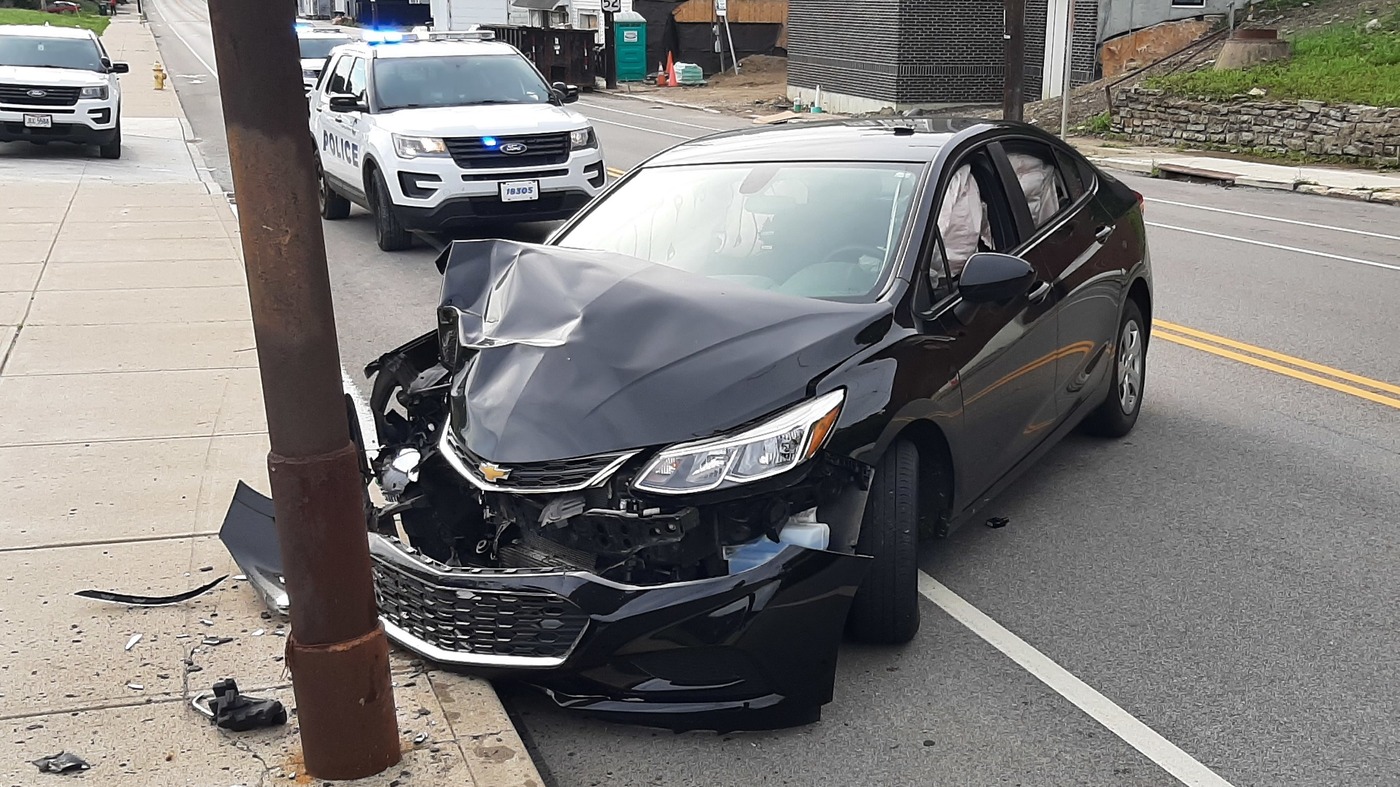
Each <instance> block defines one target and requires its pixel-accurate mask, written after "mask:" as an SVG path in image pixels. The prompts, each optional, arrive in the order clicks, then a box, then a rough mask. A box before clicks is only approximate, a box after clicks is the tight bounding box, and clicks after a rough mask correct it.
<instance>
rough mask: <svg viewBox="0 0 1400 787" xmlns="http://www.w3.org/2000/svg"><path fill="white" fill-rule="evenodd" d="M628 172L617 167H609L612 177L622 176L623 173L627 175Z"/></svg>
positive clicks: (609, 173)
mask: <svg viewBox="0 0 1400 787" xmlns="http://www.w3.org/2000/svg"><path fill="white" fill-rule="evenodd" d="M626 174H627V173H626V172H623V171H622V170H620V169H618V168H617V167H608V175H610V176H612V177H614V178H620V177H622V176H623V175H626Z"/></svg>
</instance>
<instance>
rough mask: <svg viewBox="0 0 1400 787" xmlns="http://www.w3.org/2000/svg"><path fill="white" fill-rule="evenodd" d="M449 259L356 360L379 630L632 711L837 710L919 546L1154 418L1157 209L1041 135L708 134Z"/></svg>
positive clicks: (598, 709)
mask: <svg viewBox="0 0 1400 787" xmlns="http://www.w3.org/2000/svg"><path fill="white" fill-rule="evenodd" d="M438 264H439V267H440V268H441V270H442V273H443V286H442V297H441V303H440V306H439V308H438V312H437V326H436V329H435V330H433V331H431V332H429V333H427V334H425V335H423V336H421V337H419V338H418V339H416V340H414V341H412V342H410V343H408V344H406V345H404V346H403V347H400V348H398V349H396V350H394V351H391V352H389V353H387V354H385V355H384V356H383V357H382V358H380V359H379V360H378V361H376V362H375V363H373V364H371V365H370V366H369V368H368V370H367V371H368V373H369V374H370V375H372V376H373V377H374V391H373V395H372V397H371V409H372V410H373V411H374V412H375V418H376V429H377V432H378V435H377V437H378V443H379V445H380V446H382V448H379V449H378V450H376V451H375V452H374V455H373V456H367V457H366V476H367V478H370V479H371V482H370V485H371V487H374V488H377V489H378V490H379V491H380V492H382V494H383V496H384V499H385V500H387V503H386V504H385V505H383V506H381V507H379V508H378V509H377V511H376V514H377V516H376V517H375V518H374V532H372V533H371V534H370V540H371V551H372V554H373V557H374V570H375V580H376V587H377V589H378V600H379V609H380V614H381V619H382V621H383V623H384V626H385V629H386V631H387V632H388V634H389V636H390V638H391V639H393V640H394V641H395V642H397V643H398V644H400V645H401V646H403V647H405V648H407V649H409V650H411V651H414V652H416V653H418V654H420V655H422V656H424V657H427V658H429V659H431V660H434V661H437V662H440V663H443V664H448V665H456V666H461V667H464V668H472V669H476V670H482V671H486V672H488V673H491V674H501V675H509V676H514V677H518V678H521V679H523V680H526V681H528V682H530V683H533V684H535V685H538V686H541V687H544V688H545V689H547V690H548V691H549V693H550V696H552V697H553V698H554V699H555V700H556V701H557V702H559V703H560V704H561V705H564V706H568V707H574V708H579V709H583V710H587V711H591V712H594V713H597V714H600V715H603V716H605V717H609V718H613V719H619V720H626V721H636V722H642V723H646V724H652V725H658V726H669V727H673V728H677V729H689V728H704V729H744V728H764V727H779V726H790V725H795V724H803V723H809V722H812V721H815V720H816V719H818V718H819V716H820V710H821V706H822V705H823V704H825V703H826V702H829V701H830V700H831V698H832V689H833V686H832V683H833V677H834V670H835V665H836V657H837V649H838V644H839V642H840V639H841V636H842V632H843V630H844V631H845V632H847V633H848V634H849V635H850V636H851V637H853V638H855V639H858V640H861V641H866V642H877V643H890V644H897V643H904V642H907V641H908V640H910V639H911V638H912V637H913V636H914V634H915V632H916V630H917V629H918V626H919V594H918V569H917V564H916V557H917V555H916V548H917V544H918V539H919V536H920V534H927V535H930V536H938V535H946V534H947V533H948V532H949V531H950V530H951V529H952V528H954V527H955V526H957V525H958V524H960V523H962V522H965V521H968V520H969V519H971V518H973V517H974V516H975V515H976V513H977V511H978V510H979V509H980V508H982V507H983V506H984V504H985V503H987V502H988V500H990V499H991V498H992V497H993V496H994V495H995V494H996V493H997V492H998V491H999V490H1000V489H1002V488H1003V487H1005V486H1006V485H1007V484H1009V483H1011V482H1012V480H1013V479H1014V478H1015V477H1016V476H1017V475H1018V474H1019V473H1020V472H1021V471H1023V470H1024V469H1025V468H1026V467H1028V466H1029V465H1030V464H1031V463H1032V462H1034V461H1035V460H1036V458H1037V457H1039V456H1040V455H1041V454H1043V453H1044V452H1045V451H1047V450H1048V449H1049V448H1050V447H1051V446H1052V445H1054V443H1055V442H1056V441H1057V440H1058V439H1059V438H1060V437H1061V436H1063V435H1064V434H1065V433H1067V432H1069V431H1070V430H1072V429H1074V428H1076V427H1078V426H1080V425H1082V426H1083V427H1084V428H1086V429H1088V430H1091V431H1093V432H1094V433H1097V434H1101V435H1106V436H1121V435H1124V434H1127V433H1128V431H1129V430H1131V429H1132V428H1133V424H1134V422H1135V421H1136V419H1137V417H1138V412H1139V410H1140V408H1141V405H1142V395H1143V381H1144V374H1145V362H1146V350H1147V338H1148V331H1149V326H1150V324H1151V323H1150V320H1151V312H1152V294H1151V293H1152V285H1151V273H1150V269H1149V263H1148V253H1147V245H1146V235H1145V232H1144V227H1143V219H1142V211H1141V198H1140V197H1139V195H1137V194H1136V193H1135V192H1133V191H1132V190H1130V189H1128V188H1127V187H1125V186H1124V185H1122V184H1121V183H1119V182H1118V181H1116V180H1114V179H1113V178H1112V177H1110V176H1109V175H1107V174H1105V173H1103V172H1101V171H1099V170H1097V169H1096V168H1095V167H1093V166H1092V165H1091V164H1090V163H1089V162H1087V161H1086V160H1085V159H1084V158H1083V157H1081V156H1080V155H1079V154H1078V153H1077V152H1075V151H1074V150H1073V149H1072V148H1070V147H1068V146H1066V145H1065V144H1064V143H1063V142H1061V141H1059V140H1058V139H1056V138H1054V137H1052V136H1049V135H1046V134H1044V133H1042V132H1040V131H1038V130H1036V129H1034V128H1031V127H1029V126H1024V125H1018V124H1008V123H988V122H977V121H967V122H963V121H939V120H875V121H845V122H822V123H802V124H794V125H789V126H779V127H771V128H766V129H763V130H754V131H742V132H733V133H724V134H719V135H716V136H711V137H707V138H704V139H700V140H696V141H693V142H689V143H686V144H683V145H680V146H678V147H676V148H673V149H671V150H669V151H667V152H665V153H662V154H660V155H658V156H656V157H654V158H653V159H651V160H650V161H648V162H646V163H645V164H644V165H642V166H641V167H639V168H638V169H636V170H634V171H633V172H631V173H630V174H628V175H627V176H626V177H624V178H623V179H621V180H620V181H619V182H618V183H616V184H614V185H613V186H612V187H611V188H610V189H609V190H608V191H607V192H605V194H604V195H602V196H600V197H599V198H598V199H597V200H595V201H594V202H593V203H592V204H591V205H589V206H588V207H587V208H585V209H584V210H583V211H582V212H580V213H579V215H577V216H576V217H575V218H573V219H572V220H571V221H570V222H568V223H567V224H565V225H564V226H563V227H561V228H560V229H559V230H558V232H557V233H556V234H555V235H554V236H553V237H552V238H551V239H550V241H549V242H548V243H546V244H542V245H535V244H523V243H515V242H508V241H459V242H456V243H454V244H453V245H452V246H450V247H449V248H448V249H447V250H446V251H445V252H444V253H443V255H442V256H441V257H440V258H439V261H438ZM252 494H253V493H251V492H249V491H247V490H246V488H244V489H240V492H239V498H241V499H242V503H244V504H246V505H240V504H239V500H236V501H235V506H234V510H233V513H232V514H231V516H230V519H229V522H228V523H227V524H226V536H230V535H231V536H233V537H231V538H227V539H226V540H228V541H229V543H230V544H234V543H244V544H246V543H248V541H249V539H248V537H247V536H246V534H245V535H244V536H243V537H240V536H239V534H238V533H236V532H233V533H231V532H230V531H236V530H239V529H240V528H242V527H243V526H244V525H246V524H248V523H249V522H251V521H253V520H258V521H259V527H260V528H264V530H263V532H266V533H271V532H272V531H271V530H270V529H266V528H268V527H269V523H268V522H267V521H266V515H265V512H266V511H267V510H268V507H267V505H266V501H265V500H264V501H258V500H254V499H252V497H251V496H252ZM257 512H263V513H261V514H257ZM253 514H256V516H254V515H253ZM267 538H270V536H269V537H267ZM262 546H263V548H262V549H261V550H260V552H261V554H262V559H261V564H260V565H245V566H244V569H245V570H246V571H247V572H248V574H249V575H250V576H254V577H255V579H256V578H257V577H269V576H272V577H275V576H276V575H277V569H278V566H276V565H275V563H276V562H277V560H276V558H275V556H274V557H271V558H269V557H268V554H269V549H268V548H267V547H268V544H267V543H266V541H265V542H264V544H263V545H262ZM237 551H238V550H235V552H237ZM236 556H237V555H236ZM245 560H246V561H248V562H250V563H258V562H259V561H258V560H257V559H254V558H251V557H246V556H245V557H244V558H241V559H240V562H245ZM263 584H264V585H266V582H264V583H263ZM264 589H265V591H266V592H267V593H268V595H269V597H270V598H278V596H277V592H276V589H275V588H267V587H265V588H264ZM292 601H293V603H294V602H295V600H294V599H293V600H292Z"/></svg>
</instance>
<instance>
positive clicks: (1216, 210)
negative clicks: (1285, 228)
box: [1146, 197, 1400, 241]
mask: <svg viewBox="0 0 1400 787" xmlns="http://www.w3.org/2000/svg"><path fill="white" fill-rule="evenodd" d="M1146 199H1147V201H1148V202H1156V203H1160V204H1162V205H1175V206H1176V207H1178V208H1191V209H1193V210H1206V211H1210V212H1211V213H1224V214H1227V215H1230V216H1243V217H1245V218H1249V219H1260V220H1261V221H1276V222H1278V223H1280V224H1294V225H1297V226H1299V227H1313V228H1314V229H1320V230H1331V231H1333V232H1349V233H1351V234H1353V235H1365V236H1366V237H1368V238H1381V239H1383V240H1395V241H1400V235H1386V234H1385V233H1383V232H1368V231H1367V230H1354V229H1352V228H1350V227H1338V226H1335V225H1332V224H1317V223H1315V222H1311V221H1299V220H1298V219H1285V218H1281V217H1279V216H1265V215H1263V214H1261V213H1245V212H1244V211H1241V210H1228V209H1226V208H1212V207H1209V206H1206V205H1193V204H1191V203H1189V202H1174V201H1172V200H1169V199H1157V198H1155V197H1147V198H1146Z"/></svg>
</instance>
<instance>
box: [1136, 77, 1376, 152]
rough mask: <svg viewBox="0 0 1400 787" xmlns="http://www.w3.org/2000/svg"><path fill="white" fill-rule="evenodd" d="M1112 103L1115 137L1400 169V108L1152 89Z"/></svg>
mask: <svg viewBox="0 0 1400 787" xmlns="http://www.w3.org/2000/svg"><path fill="white" fill-rule="evenodd" d="M1113 103H1114V106H1113V131H1115V132H1118V133H1121V134H1127V135H1128V136H1130V137H1132V138H1133V139H1134V140H1135V141H1138V142H1145V143H1149V144H1164V143H1165V144H1171V145H1189V146H1193V147H1204V148H1238V149H1255V150H1260V151H1268V152H1273V153H1307V154H1311V155H1315V156H1334V157H1338V158H1345V159H1350V160H1352V161H1356V162H1358V163H1362V164H1367V165H1371V166H1382V165H1391V166H1395V165H1400V107H1368V106H1361V105H1355V104H1324V103H1322V102H1320V101H1287V102H1284V101H1262V100H1260V99H1259V98H1255V97H1252V96H1237V97H1235V98H1234V99H1233V100H1229V101H1207V100H1203V99H1197V98H1187V97H1182V96H1174V95H1169V94H1166V93H1163V92H1162V91H1161V90H1154V89H1150V88H1133V89H1130V90H1125V91H1123V92H1122V93H1120V94H1118V95H1117V96H1116V97H1115V99H1114V102H1113Z"/></svg>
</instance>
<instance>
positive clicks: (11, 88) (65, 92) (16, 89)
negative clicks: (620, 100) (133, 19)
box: [0, 85, 567, 142]
mask: <svg viewBox="0 0 1400 787" xmlns="http://www.w3.org/2000/svg"><path fill="white" fill-rule="evenodd" d="M81 90H82V88H77V87H49V86H47V85H0V104H22V105H24V106H29V107H71V106H73V105H74V104H76V103H78V93H79V92H80V91H81ZM30 93H42V94H43V95H40V96H32V95H30ZM565 141H566V142H567V140H565Z"/></svg>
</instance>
